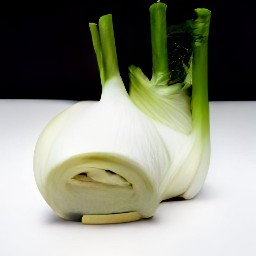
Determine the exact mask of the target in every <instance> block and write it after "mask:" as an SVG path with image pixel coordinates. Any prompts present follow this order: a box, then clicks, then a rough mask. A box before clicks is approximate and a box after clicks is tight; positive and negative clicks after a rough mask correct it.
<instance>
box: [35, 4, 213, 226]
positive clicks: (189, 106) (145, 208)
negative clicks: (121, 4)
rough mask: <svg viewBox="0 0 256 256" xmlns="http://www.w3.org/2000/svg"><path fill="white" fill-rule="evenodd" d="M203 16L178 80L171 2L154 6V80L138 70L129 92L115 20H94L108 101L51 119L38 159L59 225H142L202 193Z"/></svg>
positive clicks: (42, 186) (206, 152) (206, 136)
mask: <svg viewBox="0 0 256 256" xmlns="http://www.w3.org/2000/svg"><path fill="white" fill-rule="evenodd" d="M195 13H196V14H197V18H196V19H195V20H190V21H189V22H186V25H184V24H183V25H182V28H183V32H182V33H185V34H186V35H188V38H189V40H191V44H190V45H191V48H190V50H191V52H190V55H189V57H188V61H187V63H183V65H182V68H181V69H182V70H179V73H182V75H180V76H179V77H178V78H177V76H176V75H175V74H173V73H172V72H171V71H170V67H169V59H168V58H169V57H168V41H167V39H168V38H167V35H168V33H167V26H166V5H165V4H163V3H160V2H159V3H156V4H153V5H152V6H151V7H150V22H151V40H152V55H153V75H152V79H148V78H147V77H146V76H145V75H144V74H143V72H142V70H141V69H140V68H138V67H135V66H131V67H130V68H129V71H130V87H129V88H130V90H129V93H128V92H127V90H126V88H125V86H124V83H123V81H122V78H121V76H120V73H119V69H118V62H117V55H116V48H115V40H114V30H113V24H112V16H111V15H110V14H108V15H104V16H102V17H101V18H100V20H99V24H98V25H97V24H95V23H90V30H91V35H92V41H93V46H94V49H95V53H96V57H97V61H98V66H99V71H100V77H101V83H102V95H101V99H100V101H81V102H78V103H76V104H74V105H73V106H71V107H70V108H68V109H66V110H64V111H63V112H62V113H60V114H59V115H58V116H56V117H55V118H54V119H52V120H51V121H50V122H49V123H48V124H47V125H46V127H45V129H44V130H43V131H42V133H41V135H40V137H39V139H38V141H37V144H36V148H35V153H34V176H35V180H36V183H37V186H38V188H39V190H40V192H41V194H42V196H43V198H44V199H45V201H46V202H47V203H48V204H49V206H50V207H51V208H52V210H53V211H54V212H55V213H56V214H57V215H58V216H60V217H61V218H64V219H67V220H75V221H82V222H83V223H85V224H106V223H120V222H129V221H135V220H139V219H142V218H150V217H152V216H153V215H154V213H155V210H156V209H157V207H158V205H159V204H160V202H161V201H163V200H165V199H169V198H172V197H182V198H184V199H191V198H193V197H194V196H195V195H196V194H197V193H198V192H199V191H200V189H201V187H202V185H203V183H204V181H205V178H206V175H207V171H208V167H209V159H210V133H209V103H208V95H207V86H208V81H207V79H208V77H207V42H208V31H209V21H210V11H209V10H207V9H196V10H195ZM175 33H177V32H174V35H176V34H175ZM188 52H189V51H188ZM174 76H175V79H174V78H173V77H174Z"/></svg>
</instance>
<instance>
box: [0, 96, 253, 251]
mask: <svg viewBox="0 0 256 256" xmlns="http://www.w3.org/2000/svg"><path fill="white" fill-rule="evenodd" d="M73 103H74V102H73V101H62V100H58V101H57V100H0V178H1V185H0V207H1V209H0V227H1V231H0V255H3V256H11V255H12V256H23V255H36V256H41V255H42V256H46V255H47V256H52V255H54V256H59V255H61V256H66V255H67V256H70V255H72V256H73V255H90V256H93V255H104V256H107V255H112V256H113V255H120V256H126V255H129V256H131V255H135V256H137V255H161V256H162V255H170V256H185V255H189V256H194V255H197V256H198V255H206V256H216V255H218V256H220V255H221V256H222V255H225V256H228V255H232V256H254V255H256V102H211V103H210V117H211V150H212V153H211V164H210V170H209V174H208V176H207V179H206V182H205V184H204V187H203V189H202V191H201V192H200V194H199V195H198V196H197V197H196V198H194V199H192V200H189V201H171V202H165V203H162V204H161V205H160V206H159V208H158V210H157V212H156V214H155V216H154V218H152V219H149V220H143V221H138V222H133V223H127V224H115V225H91V226H89V225H83V224H81V223H79V222H71V221H65V220H62V219H60V218H58V217H57V216H55V214H54V213H53V212H52V210H51V209H50V208H49V206H48V205H47V204H46V203H45V201H44V200H43V198H42V196H41V194H40V193H39V191H38V189H37V187H36V184H35V181H34V176H33V169H32V166H33V150H34V147H35V143H36V140H37V138H38V136H39V134H40V133H41V131H42V129H43V127H44V126H45V124H46V123H47V122H48V121H49V120H50V119H51V118H52V117H53V116H55V115H56V114H58V113H59V112H61V111H62V110H63V109H65V108H67V107H69V106H70V105H72V104H73Z"/></svg>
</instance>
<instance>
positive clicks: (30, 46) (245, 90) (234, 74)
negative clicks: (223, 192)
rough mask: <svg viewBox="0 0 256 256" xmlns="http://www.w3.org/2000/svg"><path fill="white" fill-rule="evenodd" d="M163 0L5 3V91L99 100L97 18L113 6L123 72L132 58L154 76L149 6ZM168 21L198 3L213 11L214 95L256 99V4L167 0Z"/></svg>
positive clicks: (0, 28)
mask: <svg viewBox="0 0 256 256" xmlns="http://www.w3.org/2000/svg"><path fill="white" fill-rule="evenodd" d="M153 2H155V1H149V0H147V1H146V0H140V1H139V0H137V1H114V0H112V1H107V0H106V1H99V0H94V1H83V2H82V3H81V2H80V3H76V2H74V1H70V2H68V1H67V2H61V3H57V2H54V4H53V2H51V3H47V2H45V1H34V2H33V3H28V2H26V1H25V2H24V1H20V3H19V4H17V3H15V4H14V3H11V2H8V3H9V4H5V5H3V4H2V6H1V16H0V88H1V92H0V98H3V99H7V98H8V99H71V100H97V99H99V98H100V93H101V85H100V80H99V73H98V68H97V64H96V59H95V55H94V51H93V47H92V43H91V37H90V31H89V27H88V23H89V22H96V23H97V22H98V19H99V17H100V16H102V15H104V14H107V13H112V14H113V23H114V30H115V38H116V46H117V54H118V60H119V67H120V73H121V76H122V77H123V80H124V81H125V83H126V86H127V88H128V83H127V82H128V81H127V78H128V66H129V65H131V64H134V65H137V66H139V67H141V68H142V70H143V71H144V73H146V74H147V75H148V76H149V77H150V76H151V45H150V23H149V11H148V8H149V6H150V4H151V3H153ZM163 2H165V3H167V5H168V8H167V15H168V21H167V22H168V24H177V23H179V22H181V21H182V20H184V19H185V18H189V17H190V16H191V15H192V14H193V10H194V9H195V8H197V7H204V8H208V9H210V10H211V11H212V18H211V26H210V37H209V99H210V101H218V100H256V95H255V93H254V87H255V85H256V82H255V73H256V70H255V64H254V62H255V52H256V39H255V35H256V29H255V17H256V9H255V8H254V7H251V6H249V5H248V4H247V3H246V2H245V1H238V2H232V4H230V2H229V3H227V1H210V0H208V1H206V0H205V1H203V0H202V1H192V0H190V1H189V0H187V1H184V0H172V1H169V0H166V1H163Z"/></svg>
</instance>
